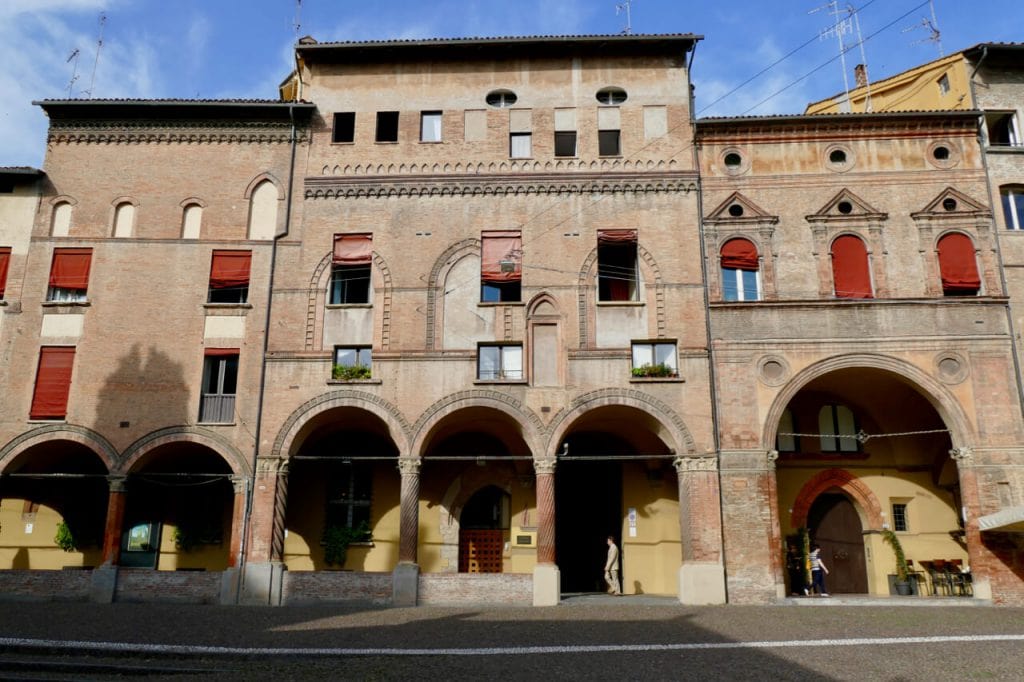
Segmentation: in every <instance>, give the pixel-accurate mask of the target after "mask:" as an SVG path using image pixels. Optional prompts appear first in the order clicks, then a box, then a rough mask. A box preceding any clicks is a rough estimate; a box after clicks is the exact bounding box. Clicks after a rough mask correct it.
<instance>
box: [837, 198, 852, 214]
mask: <svg viewBox="0 0 1024 682" xmlns="http://www.w3.org/2000/svg"><path fill="white" fill-rule="evenodd" d="M836 210H837V211H839V212H840V213H842V214H843V215H850V214H851V213H853V204H851V203H850V202H849V201H840V202H839V204H838V205H837V206H836Z"/></svg>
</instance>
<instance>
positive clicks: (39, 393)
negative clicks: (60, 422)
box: [29, 346, 75, 419]
mask: <svg viewBox="0 0 1024 682" xmlns="http://www.w3.org/2000/svg"><path fill="white" fill-rule="evenodd" d="M74 364H75V349H74V348H67V347H62V346H44V347H43V348H41V349H40V351H39V370H38V371H37V372H36V387H35V392H34V393H33V394H32V407H31V409H30V411H29V418H31V419H62V418H64V417H65V416H66V415H67V412H68V393H69V392H70V391H71V368H72V366H73V365H74Z"/></svg>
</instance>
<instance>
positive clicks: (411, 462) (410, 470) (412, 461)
mask: <svg viewBox="0 0 1024 682" xmlns="http://www.w3.org/2000/svg"><path fill="white" fill-rule="evenodd" d="M422 464H423V460H421V459H420V458H419V457H399V458H398V471H399V472H400V473H401V474H402V476H419V475H420V466H421V465H422Z"/></svg>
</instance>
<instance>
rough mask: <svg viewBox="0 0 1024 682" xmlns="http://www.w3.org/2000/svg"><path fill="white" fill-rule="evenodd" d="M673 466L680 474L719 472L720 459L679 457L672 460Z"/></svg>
mask: <svg viewBox="0 0 1024 682" xmlns="http://www.w3.org/2000/svg"><path fill="white" fill-rule="evenodd" d="M672 466H674V467H675V468H676V472H677V473H680V474H682V473H687V472H691V471H718V458H717V457H684V456H679V457H676V458H675V459H673V460H672Z"/></svg>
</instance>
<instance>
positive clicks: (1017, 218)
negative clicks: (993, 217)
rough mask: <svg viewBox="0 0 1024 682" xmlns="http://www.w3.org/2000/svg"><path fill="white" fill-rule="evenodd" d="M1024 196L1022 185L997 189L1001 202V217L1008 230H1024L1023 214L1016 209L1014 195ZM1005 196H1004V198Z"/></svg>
mask: <svg viewBox="0 0 1024 682" xmlns="http://www.w3.org/2000/svg"><path fill="white" fill-rule="evenodd" d="M1022 196H1024V187H1006V188H1002V187H1001V188H1000V189H999V198H1000V200H1001V201H1002V202H1003V219H1004V220H1005V221H1006V229H1008V230H1024V215H1022V214H1021V213H1020V212H1019V211H1018V210H1017V203H1016V201H1014V198H1015V197H1022ZM1004 197H1005V198H1004Z"/></svg>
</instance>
